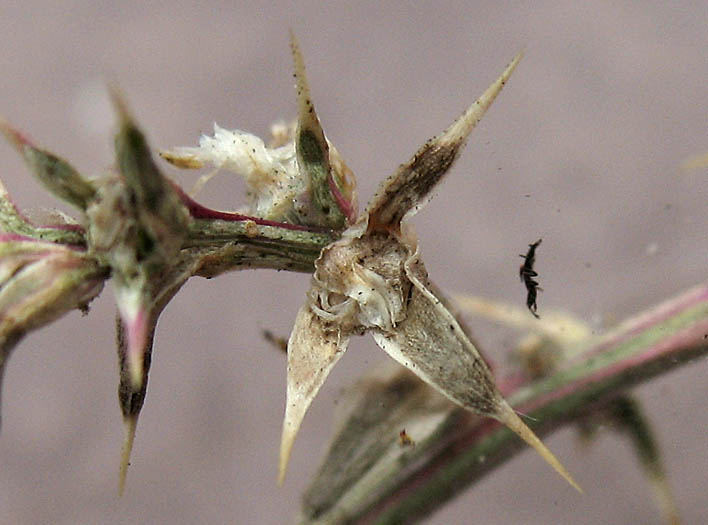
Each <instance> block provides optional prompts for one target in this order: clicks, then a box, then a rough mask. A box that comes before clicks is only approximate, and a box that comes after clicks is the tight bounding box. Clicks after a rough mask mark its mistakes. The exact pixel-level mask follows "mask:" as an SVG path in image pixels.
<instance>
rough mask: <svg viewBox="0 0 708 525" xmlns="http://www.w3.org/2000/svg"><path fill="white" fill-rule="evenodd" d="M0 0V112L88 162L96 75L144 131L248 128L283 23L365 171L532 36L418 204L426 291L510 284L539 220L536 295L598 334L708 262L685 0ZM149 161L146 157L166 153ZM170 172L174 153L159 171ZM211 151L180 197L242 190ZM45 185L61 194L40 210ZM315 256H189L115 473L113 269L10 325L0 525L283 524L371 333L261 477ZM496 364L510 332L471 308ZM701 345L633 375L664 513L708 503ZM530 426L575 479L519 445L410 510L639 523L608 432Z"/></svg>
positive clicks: (276, 55)
mask: <svg viewBox="0 0 708 525" xmlns="http://www.w3.org/2000/svg"><path fill="white" fill-rule="evenodd" d="M510 5H511V4H503V3H491V2H489V3H477V2H470V1H458V2H435V3H432V2H431V3H425V4H421V5H418V6H412V5H411V3H409V2H366V1H365V2H341V1H333V2H327V3H326V4H325V3H322V2H285V1H283V2H278V3H275V4H274V5H269V4H266V3H264V4H259V3H256V2H242V1H232V2H213V1H203V2H194V3H190V2H150V1H144V2H111V3H109V2H92V1H88V0H74V1H67V2H4V3H3V5H2V7H0V69H1V70H2V82H1V83H0V113H1V114H3V115H4V116H5V117H6V118H7V119H8V120H9V121H10V122H12V123H13V124H14V125H16V126H17V127H18V128H19V129H21V130H23V131H24V132H26V133H27V134H28V135H29V136H31V137H32V138H33V139H34V140H35V141H37V142H38V143H39V144H41V145H43V146H45V147H47V148H49V149H51V150H52V151H54V152H55V153H58V154H60V155H62V156H64V157H65V158H67V159H69V160H70V161H71V162H72V163H73V164H74V165H75V166H76V167H78V168H79V169H81V170H82V171H83V172H84V173H86V174H92V175H98V174H101V173H104V172H105V171H106V170H107V169H109V168H110V166H111V162H112V140H113V138H112V134H113V131H114V118H113V115H112V112H111V109H110V106H109V104H108V102H107V97H106V91H105V86H106V85H107V83H109V82H115V83H117V84H118V85H119V86H120V87H121V88H122V90H123V91H124V93H125V95H126V97H127V99H128V101H129V104H130V106H131V107H132V109H133V112H134V114H135V115H136V116H137V117H138V120H139V122H140V124H141V125H142V126H143V129H144V130H145V131H146V133H147V135H148V137H149V139H150V141H151V144H152V145H153V146H154V147H155V148H168V147H172V146H182V145H196V144H197V141H198V138H199V135H200V133H202V132H206V133H211V131H212V125H213V123H214V121H216V122H218V123H219V124H220V125H221V126H223V127H226V128H229V129H234V128H239V129H243V130H248V131H250V132H253V133H256V134H258V135H261V136H264V137H265V136H267V135H268V132H269V129H270V125H271V123H273V122H274V121H276V120H278V119H282V118H285V119H290V118H292V117H294V115H295V95H294V90H293V86H292V77H291V72H292V68H291V58H290V50H289V47H288V29H289V28H292V29H293V30H294V31H295V33H296V34H297V36H298V38H299V40H300V44H301V47H302V50H303V53H304V55H305V60H306V63H307V66H308V74H309V79H310V84H311V90H312V96H313V98H314V101H315V104H316V107H317V111H318V113H319V116H320V118H321V120H322V123H323V126H324V128H325V131H326V133H327V136H328V138H329V139H330V140H331V141H332V142H333V143H334V144H335V145H336V146H337V148H338V149H339V151H340V153H341V154H342V156H343V157H344V158H345V159H346V161H347V163H348V164H349V166H350V168H352V170H353V171H354V172H355V173H356V175H357V176H358V179H359V185H360V186H359V187H360V201H361V203H362V205H363V204H364V203H366V201H367V200H368V198H369V196H370V195H371V194H372V193H373V191H374V189H375V187H376V185H377V184H378V182H379V181H380V180H381V179H382V178H384V177H385V176H387V175H389V174H390V173H391V172H392V171H393V170H395V169H396V167H397V166H398V165H399V164H400V163H401V162H404V161H405V160H407V159H408V158H409V157H410V156H411V155H412V154H413V153H414V152H415V150H416V149H417V148H418V147H419V146H420V145H421V144H422V143H423V142H424V141H425V140H426V139H428V138H429V137H430V136H432V135H435V134H437V133H438V132H439V131H441V130H442V129H443V128H445V127H446V126H447V125H448V124H449V123H451V122H452V120H453V119H454V118H456V117H457V116H458V115H459V114H460V112H461V111H462V110H463V109H464V108H465V107H466V106H467V105H468V104H470V103H471V102H472V101H473V100H474V99H475V98H476V97H477V96H478V95H479V94H481V93H482V91H483V90H484V89H486V88H487V86H488V85H489V84H490V83H491V82H492V81H493V80H494V79H496V78H497V76H498V75H499V74H500V73H501V71H502V70H503V68H504V66H505V65H506V64H507V63H508V62H509V60H510V59H511V58H512V57H513V56H514V55H515V54H516V53H517V52H518V51H519V50H520V49H525V51H526V56H525V58H524V59H523V61H522V63H521V64H520V66H519V68H518V69H517V70H516V72H515V73H514V75H513V77H512V79H511V81H510V82H509V84H508V85H507V87H506V89H505V90H504V91H503V93H502V94H501V95H500V97H499V99H498V100H497V102H496V103H495V105H494V106H493V107H492V109H491V110H490V111H489V113H488V114H487V116H486V117H485V119H484V120H483V121H482V123H481V124H480V125H479V126H478V128H477V129H476V130H475V131H474V132H473V134H472V137H471V140H470V143H469V145H468V146H467V149H466V151H465V152H464V154H463V155H462V157H461V159H460V160H459V162H458V163H457V164H456V165H455V167H454V168H453V171H452V173H451V175H450V176H449V177H448V178H447V180H446V181H445V183H444V184H442V185H441V187H440V189H439V190H438V191H437V194H436V196H435V198H434V199H433V201H432V202H431V204H430V205H429V206H428V207H427V208H426V209H425V210H424V211H422V212H421V213H419V214H418V215H417V216H416V217H415V219H414V222H415V225H416V227H417V230H418V234H419V237H420V240H421V246H422V250H423V256H424V257H425V260H426V264H427V267H428V270H429V272H430V275H431V277H432V278H433V279H434V280H435V281H436V283H437V284H438V285H440V286H441V287H442V288H443V289H445V290H449V291H456V292H467V293H472V294H478V295H483V296H486V297H490V298H494V299H497V300H501V301H506V302H510V303H513V304H518V305H523V301H524V300H525V290H524V289H523V285H522V284H521V283H519V279H518V266H519V264H520V262H521V261H520V259H519V257H518V254H519V253H523V252H525V250H526V247H527V245H528V244H529V243H531V242H533V241H535V240H537V239H538V238H540V237H542V238H543V245H542V246H541V247H540V248H539V250H538V254H537V263H536V266H537V270H538V271H539V274H540V282H541V286H542V287H543V290H544V291H543V293H542V294H541V295H540V296H539V301H538V302H539V313H540V314H541V315H543V311H544V309H551V308H565V309H567V310H569V311H571V312H574V313H576V314H577V315H579V316H580V317H582V318H583V319H585V320H587V321H588V322H590V323H592V324H593V326H595V327H596V328H597V329H598V330H602V329H604V328H607V327H611V326H612V325H613V324H615V323H616V322H618V321H620V320H622V319H623V318H625V317H627V316H629V315H632V314H634V313H637V312H639V311H641V310H643V309H645V308H648V307H650V306H651V305H653V304H655V303H657V302H659V301H661V300H663V299H665V298H668V297H670V296H673V295H675V294H677V293H679V292H681V291H683V290H684V289H686V288H688V287H690V286H691V285H693V284H696V283H698V282H700V281H702V280H704V279H706V263H707V262H708V261H707V255H708V249H707V247H706V235H707V233H708V215H707V214H706V206H707V202H708V169H706V168H703V169H699V170H693V171H689V172H685V171H682V170H681V167H680V166H681V162H682V161H683V160H684V159H686V158H687V157H689V156H691V155H695V154H700V153H705V152H708V89H707V88H706V80H707V79H708V53H706V50H707V49H708V32H707V31H706V27H708V10H706V5H705V2H703V1H696V2H681V3H680V7H675V6H673V5H671V4H670V3H667V2H659V1H647V2H620V3H616V4H610V3H601V4H600V3H597V4H594V5H595V7H592V6H589V5H587V6H581V5H579V3H578V4H575V5H572V6H571V5H569V3H562V2H533V3H531V2H529V3H525V4H523V5H521V4H515V5H516V7H510ZM0 162H2V164H1V166H2V168H1V171H0V177H2V180H3V181H4V183H5V185H6V186H7V188H8V191H9V192H10V194H11V195H12V196H13V197H14V199H15V201H16V202H17V204H18V205H19V206H20V207H21V208H27V207H37V206H44V207H54V206H56V205H57V201H55V200H54V199H53V198H52V197H51V196H49V194H48V193H46V192H45V191H44V190H43V189H42V188H40V187H39V186H38V184H37V183H36V182H35V181H34V179H33V178H32V177H31V176H30V174H29V172H28V170H27V169H26V168H25V167H24V165H23V163H22V161H21V159H20V158H19V156H18V155H17V154H16V153H15V152H14V151H13V150H12V149H11V148H10V146H8V145H7V144H4V143H3V144H0ZM163 165H164V163H163ZM164 169H165V172H166V173H168V174H171V175H173V176H174V177H175V178H176V179H177V180H179V181H180V182H181V183H182V184H183V185H184V186H186V187H191V185H192V184H193V183H194V182H195V180H196V175H195V174H193V173H176V172H175V170H174V169H173V168H170V167H168V166H166V165H165V166H164ZM242 192H243V185H242V184H241V181H238V180H234V179H233V177H231V176H229V175H226V174H224V175H220V176H217V177H216V178H215V179H213V180H212V182H211V183H210V184H208V185H207V187H206V188H205V190H204V191H203V192H202V193H201V194H200V197H199V200H200V201H201V202H203V203H205V204H209V205H211V206H214V207H219V208H223V209H235V208H238V207H239V206H240V205H241V203H243V197H242ZM58 207H59V208H60V209H66V210H67V211H68V209H67V208H65V207H62V206H61V205H59V206H58ZM308 281H309V278H308V276H306V275H302V274H288V273H285V272H279V273H276V272H273V271H243V272H237V273H233V274H229V275H226V276H222V277H220V278H219V279H218V281H206V280H203V279H193V280H192V281H190V282H189V283H188V284H187V285H186V286H185V287H184V288H183V290H182V291H181V293H180V294H178V295H177V297H176V298H175V299H174V300H173V302H172V303H171V304H170V305H169V306H168V307H167V309H166V310H165V312H164V313H163V315H162V318H161V321H160V324H159V325H158V333H157V338H156V342H155V351H154V354H153V366H152V371H151V376H150V384H149V387H148V397H147V401H146V403H145V407H144V409H143V412H142V416H141V419H140V423H139V426H138V432H137V437H136V442H135V447H134V450H133V457H132V466H131V468H130V471H129V474H128V485H127V489H126V493H125V495H124V496H123V498H122V499H118V497H117V480H118V462H119V453H120V446H121V442H122V438H123V427H122V422H121V418H120V411H119V409H118V403H117V394H116V389H117V379H118V378H117V363H116V357H115V349H114V334H113V316H114V306H113V295H112V290H111V289H110V286H109V287H107V288H106V290H105V291H104V293H103V294H102V296H101V297H100V298H99V299H98V300H96V301H95V302H94V303H93V304H92V308H91V312H90V314H89V315H88V316H87V317H83V318H82V317H81V315H80V314H79V313H74V314H71V315H69V316H67V317H65V318H63V319H62V320H60V321H58V322H56V323H54V324H52V325H51V326H50V327H48V328H46V329H44V330H42V331H40V332H38V333H34V334H31V335H30V336H28V337H27V338H26V339H25V340H24V341H23V342H22V343H21V344H20V345H19V346H18V348H17V349H16V351H15V352H14V354H13V355H12V358H11V359H10V361H9V364H8V366H7V369H6V373H5V381H4V385H3V393H2V405H3V406H2V411H3V428H2V435H1V436H0V464H1V465H2V468H0V514H1V515H2V520H3V522H5V523H50V522H51V523H57V524H75V523H126V524H128V523H136V524H137V523H196V522H200V523H229V522H231V523H258V524H271V523H272V524H279V523H290V522H292V520H293V517H294V516H295V514H296V512H297V510H298V507H299V501H300V494H301V493H302V491H303V490H304V488H305V487H306V485H307V483H308V479H309V478H310V476H311V475H312V473H313V472H314V470H315V469H316V467H317V465H318V464H319V461H320V458H321V455H322V453H323V452H324V449H325V446H326V444H327V442H328V439H329V437H330V436H331V431H332V425H333V422H334V420H335V418H334V413H335V412H336V409H337V406H336V405H337V404H338V402H339V400H341V398H342V395H343V393H342V392H343V389H344V388H345V387H347V386H349V385H351V384H352V383H353V382H354V381H355V379H356V378H357V377H358V376H360V375H361V374H362V373H363V372H364V371H365V370H367V369H368V368H370V367H372V366H374V365H376V364H377V363H379V362H381V361H382V360H386V359H387V358H386V356H385V355H384V354H383V353H382V352H381V351H379V350H378V349H377V348H376V347H375V345H374V344H373V341H372V340H371V338H370V337H364V338H358V339H355V340H354V341H353V343H352V345H351V347H350V351H349V352H348V353H347V355H346V356H345V357H344V358H343V359H342V361H341V362H340V364H339V365H338V366H337V367H336V368H335V369H334V372H333V374H332V376H331V378H330V380H329V381H328V383H327V384H326V386H325V387H324V389H323V391H322V392H321V394H320V396H319V397H318V399H317V401H315V403H314V404H313V407H312V410H311V412H310V414H309V415H308V417H307V418H306V420H305V422H304V425H303V429H302V431H301V433H300V436H299V438H298V441H297V442H296V444H295V448H294V452H293V458H292V462H291V464H290V470H289V475H288V478H287V480H286V483H285V486H284V487H283V488H278V487H277V486H276V484H275V479H276V469H277V451H278V445H279V439H280V429H281V420H282V415H283V409H284V399H285V357H284V355H282V354H281V353H279V352H278V351H277V350H274V349H273V348H272V347H271V346H270V345H269V344H268V343H266V342H265V341H264V340H263V339H262V337H261V332H262V330H264V329H270V330H272V331H274V332H275V333H277V334H282V335H284V336H287V335H288V334H289V332H290V328H291V326H292V322H293V320H294V318H295V314H296V312H297V309H298V308H299V306H300V304H301V302H302V300H303V298H304V293H305V291H306V289H307V288H308ZM468 321H469V323H470V325H471V326H472V327H473V329H474V332H475V337H476V338H477V340H478V341H480V342H481V343H482V345H483V346H484V349H485V351H486V352H487V354H488V355H490V356H491V357H492V358H493V359H494V360H495V361H496V362H497V363H500V364H502V365H503V364H504V363H506V362H508V355H509V352H510V350H511V349H512V348H513V346H514V344H515V342H516V338H517V334H514V333H511V332H505V331H503V330H500V329H499V328H497V327H494V326H492V325H490V324H487V323H484V322H481V321H479V320H475V319H468ZM705 371H706V363H705V361H703V362H697V363H693V364H690V365H688V366H685V367H683V368H681V369H679V370H676V371H673V372H671V373H669V374H668V375H665V376H663V377H661V378H659V379H657V380H655V381H653V382H651V383H648V384H646V385H643V386H640V387H639V388H637V389H636V392H637V395H638V397H639V399H640V400H641V401H642V402H643V403H644V406H645V408H646V411H647V413H648V414H649V415H650V418H651V420H652V422H653V423H654V425H655V429H656V432H657V435H658V438H659V440H660V443H661V446H662V448H663V451H664V456H665V461H666V465H667V467H668V471H669V480H670V483H671V484H672V487H673V489H674V491H675V495H676V498H677V502H678V506H679V509H680V510H681V512H682V514H683V517H684V519H685V522H686V523H698V522H700V521H701V518H700V516H705V511H706V508H705V505H706V503H705V501H706V500H705V494H706V491H707V490H708V474H706V473H707V472H708V456H707V455H706V434H705V429H706V428H707V427H708V416H707V415H706V411H705V410H703V409H704V405H705V401H706V399H708V386H707V384H706V381H705ZM546 439H547V443H548V444H549V446H550V448H551V449H552V450H553V451H554V452H556V454H557V455H558V457H559V458H561V459H562V460H563V462H564V463H565V464H566V466H567V467H568V469H569V470H570V471H571V472H572V473H573V475H574V476H575V477H576V479H577V480H578V481H579V482H580V483H581V485H582V486H583V487H584V489H585V491H586V492H585V494H584V495H583V496H578V495H577V494H575V493H574V492H573V490H572V489H571V488H570V487H569V486H567V485H566V484H565V483H564V482H563V481H562V480H561V479H560V478H559V477H558V476H557V475H556V474H555V473H554V472H552V471H551V469H549V468H548V466H547V465H545V464H544V463H543V462H542V461H541V460H540V459H539V458H538V457H537V456H536V455H535V454H534V453H533V452H532V451H531V450H527V451H525V452H523V453H522V454H519V455H518V456H517V457H515V458H514V459H513V460H512V461H509V462H508V463H506V464H505V465H504V466H503V467H502V468H499V469H498V470H496V471H495V472H494V473H493V474H492V475H490V476H488V477H487V478H486V479H485V480H484V481H483V482H481V483H480V484H478V485H477V486H475V487H474V489H473V490H470V491H467V492H466V493H464V494H463V495H462V496H461V497H459V498H457V499H456V500H455V501H454V502H452V503H451V504H449V505H448V506H446V507H445V508H444V509H442V510H441V511H440V512H438V513H437V514H435V515H433V516H431V517H430V518H428V523H431V524H438V523H439V524H443V523H469V522H475V523H527V524H545V523H575V524H591V523H592V524H594V523H660V522H661V520H660V518H659V515H658V513H657V511H656V507H655V504H654V502H653V500H651V494H650V491H649V487H648V485H647V483H646V481H645V480H644V479H643V477H642V474H641V470H640V468H639V467H638V465H637V462H636V460H635V457H634V455H633V453H632V450H631V448H630V446H629V444H628V443H627V442H626V441H625V440H624V439H622V438H620V437H618V436H616V435H613V434H611V433H604V434H602V435H601V436H600V438H599V439H598V440H597V441H596V442H595V443H594V445H593V446H591V447H589V448H583V447H581V446H580V444H579V442H578V440H577V436H576V432H575V431H574V430H573V429H572V428H567V429H564V430H561V431H558V432H556V433H555V434H553V435H552V436H548V437H547V438H546Z"/></svg>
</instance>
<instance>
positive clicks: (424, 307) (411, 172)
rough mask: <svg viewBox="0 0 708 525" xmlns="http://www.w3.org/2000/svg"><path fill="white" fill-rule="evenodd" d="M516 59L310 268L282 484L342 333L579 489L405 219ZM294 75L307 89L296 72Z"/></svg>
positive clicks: (342, 346)
mask: <svg viewBox="0 0 708 525" xmlns="http://www.w3.org/2000/svg"><path fill="white" fill-rule="evenodd" d="M293 49H294V51H295V53H296V58H295V64H296V70H297V69H298V68H300V69H301V64H302V60H301V58H300V57H299V54H298V53H297V47H296V46H293ZM520 58H521V55H519V56H517V57H516V58H515V59H514V60H513V61H512V62H511V64H509V66H508V67H507V68H506V70H505V71H504V73H502V75H501V76H500V77H499V79H497V81H496V82H494V83H493V84H492V85H491V86H490V87H489V89H487V91H486V92H485V93H484V94H483V95H482V96H481V97H480V98H479V100H477V101H476V102H475V103H474V104H472V106H470V108H469V109H468V110H467V111H466V112H465V113H464V114H463V115H462V116H461V117H460V118H459V119H458V120H457V121H455V123H453V124H452V126H450V127H449V128H448V129H447V130H446V131H444V132H443V133H442V134H441V135H440V136H438V137H436V138H434V139H432V140H430V141H428V142H427V143H426V144H425V145H424V146H423V147H422V148H420V149H419V150H418V152H417V153H416V154H415V155H414V156H413V158H412V159H411V160H410V161H408V162H407V163H405V164H403V165H402V166H401V167H400V168H399V169H398V171H397V172H396V173H395V174H394V175H392V176H391V177H389V178H388V179H387V180H386V181H384V183H383V184H382V185H381V186H380V188H379V190H378V192H377V193H376V195H375V196H374V197H373V198H372V200H371V202H370V203H369V205H368V207H367V209H366V212H365V213H363V214H362V215H361V216H360V217H359V219H358V220H357V221H356V223H354V224H353V225H352V226H350V227H349V228H348V229H347V230H346V231H345V232H344V233H343V234H342V236H341V238H340V239H339V240H337V241H335V242H334V243H332V244H330V245H329V246H327V247H326V248H324V249H323V250H322V254H321V255H320V257H319V258H318V259H317V261H316V262H315V268H316V270H315V273H314V275H313V278H312V287H311V289H310V291H309V292H308V295H307V300H306V302H305V305H304V306H303V307H302V308H301V309H300V311H299V313H298V316H297V319H296V321H295V327H294V329H293V332H292V334H291V336H290V340H289V342H288V378H287V385H288V388H287V401H286V409H285V420H284V423H283V437H282V443H281V453H280V471H279V480H280V482H281V483H282V481H283V478H284V476H285V471H286V468H287V464H288V460H289V457H290V453H291V450H292V445H293V441H294V439H295V436H296V434H297V432H298V430H299V428H300V425H301V423H302V420H303V418H304V416H305V413H306V412H307V409H308V408H309V406H310V404H311V403H312V400H313V399H314V397H315V396H316V394H317V392H318V391H319V389H320V388H321V386H322V385H323V383H324V381H325V379H326V378H327V376H328V374H329V372H330V371H331V370H332V367H333V366H334V365H335V363H336V362H337V361H338V360H339V358H340V357H341V356H342V355H343V353H344V351H345V350H346V348H347V345H348V343H349V339H350V337H351V336H352V335H361V334H363V333H365V332H370V333H371V334H372V335H373V337H374V340H375V341H376V343H377V344H378V345H379V346H380V347H381V349H382V350H384V351H385V352H386V353H388V354H389V355H390V356H391V357H392V358H394V359H395V360H396V361H398V362H399V363H400V364H402V365H404V366H405V367H406V368H408V369H410V370H411V371H412V372H413V373H415V374H416V375H417V376H418V377H420V378H421V379H422V380H423V381H425V382H426V383H428V384H429V385H430V386H432V387H434V388H435V389H437V390H438V391H440V392H441V393H442V394H444V395H445V396H447V397H448V398H450V399H451V400H452V401H454V402H455V403H457V404H458V405H461V406H463V407H464V408H467V409H468V410H471V411H473V412H476V413H479V414H482V415H485V416H488V417H492V418H494V419H497V420H499V421H500V422H501V423H503V424H505V425H506V426H507V427H509V428H510V429H511V430H513V431H514V432H516V433H517V434H518V435H519V436H520V437H521V438H522V439H524V440H525V441H526V442H527V443H528V444H529V445H531V446H532V447H533V448H534V449H536V450H537V451H538V452H539V453H540V454H541V455H542V456H543V458H544V459H546V461H548V462H549V463H550V464H551V465H552V466H553V468H555V469H556V470H557V471H558V472H559V473H560V474H561V475H562V476H563V477H564V478H565V479H566V480H567V481H568V482H569V483H570V484H571V485H573V486H574V487H575V488H577V489H578V490H580V488H579V486H578V485H577V484H576V483H575V481H573V479H572V478H571V476H570V475H569V474H568V472H567V471H566V470H565V468H564V467H563V466H562V465H561V464H560V462H559V461H558V460H557V459H556V458H555V456H553V454H552V453H551V452H550V451H549V450H548V449H547V448H546V447H545V445H543V443H542V442H541V441H540V440H539V439H538V438H537V437H536V435H535V434H534V433H533V432H532V431H531V430H530V429H529V428H528V427H527V426H526V425H525V424H524V423H523V421H521V419H520V418H519V416H518V415H517V414H516V413H515V412H514V410H513V409H512V408H511V407H510V406H509V404H508V403H507V402H506V401H505V400H504V399H503V397H502V396H501V394H500V393H499V391H498V389H497V388H496V386H495V384H494V380H493V377H492V374H491V372H490V370H489V367H488V366H487V364H486V363H485V361H484V360H483V359H482V357H481V356H480V354H479V352H478V351H477V349H476V348H475V347H474V345H473V344H472V343H471V342H470V340H469V338H468V337H467V335H466V334H465V332H464V330H463V329H462V328H461V326H460V325H459V324H458V322H457V320H456V319H455V317H454V316H453V315H452V314H451V313H450V312H449V310H448V309H447V308H446V306H445V305H444V303H443V300H442V299H441V298H440V297H438V295H437V294H436V292H435V291H434V289H433V288H432V286H431V285H430V283H429V281H428V274H427V271H426V270H425V266H424V264H423V261H422V259H421V255H420V251H419V247H418V242H417V239H416V237H415V234H414V233H413V231H412V228H411V226H410V225H409V224H407V223H406V220H407V219H408V218H409V217H410V216H412V215H413V214H415V213H416V212H417V211H418V210H419V209H420V208H421V207H422V206H423V205H424V203H425V202H426V201H427V200H428V198H429V197H430V194H431V191H432V189H433V188H434V187H435V185H436V184H437V183H438V182H439V181H440V180H441V179H442V177H443V176H444V175H445V173H447V171H448V170H449V168H450V167H451V165H452V163H453V162H454V160H455V159H456V158H457V155H458V153H459V151H460V150H461V149H462V147H463V145H464V143H465V141H466V139H467V137H468V135H469V133H470V132H471V131H472V129H473V128H474V127H475V125H476V124H477V122H478V121H479V120H480V119H481V118H482V116H483V115H484V113H485V112H486V110H487V109H488V108H489V106H490V105H491V104H492V102H493V101H494V99H495V98H496V96H497V95H498V94H499V92H500V91H501V89H502V87H503V86H504V84H505V83H506V81H507V79H508V78H509V76H510V75H511V73H512V71H513V70H514V68H515V67H516V65H517V63H518V62H519V60H520ZM297 77H298V79H299V85H305V84H304V71H302V70H301V71H298V74H297ZM301 89H302V88H301Z"/></svg>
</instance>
